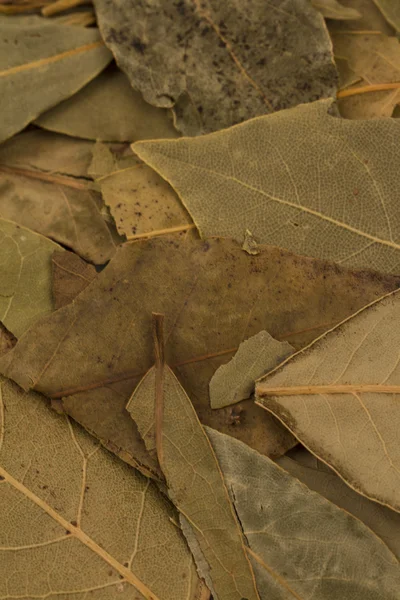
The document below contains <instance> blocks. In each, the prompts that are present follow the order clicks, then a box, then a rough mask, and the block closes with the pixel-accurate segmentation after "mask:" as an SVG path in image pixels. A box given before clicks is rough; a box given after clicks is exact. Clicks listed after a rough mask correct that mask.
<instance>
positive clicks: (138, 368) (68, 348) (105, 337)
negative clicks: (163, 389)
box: [0, 234, 399, 472]
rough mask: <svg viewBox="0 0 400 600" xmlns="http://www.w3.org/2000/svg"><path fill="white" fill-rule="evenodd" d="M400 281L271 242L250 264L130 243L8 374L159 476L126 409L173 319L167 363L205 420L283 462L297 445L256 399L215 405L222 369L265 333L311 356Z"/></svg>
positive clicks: (197, 246)
mask: <svg viewBox="0 0 400 600" xmlns="http://www.w3.org/2000/svg"><path fill="white" fill-rule="evenodd" d="M398 285H399V279H398V278H395V277H389V276H388V277H385V276H380V275H378V274H376V273H368V272H351V271H348V270H346V269H344V268H340V267H337V266H336V265H332V264H328V263H324V262H322V261H317V260H315V261H312V260H310V259H306V258H300V257H298V256H294V255H292V254H290V253H288V252H285V251H283V250H280V249H278V248H273V247H268V246H264V247H263V246H260V254H258V255H256V256H250V255H249V254H247V253H245V252H243V250H241V248H240V245H239V244H236V243H235V242H233V241H231V240H218V239H215V240H210V241H209V242H206V243H204V242H201V241H198V240H196V239H194V237H193V236H189V235H187V234H186V235H183V234H180V235H176V236H165V237H163V238H155V239H153V240H149V241H144V240H143V241H138V242H134V243H128V244H125V245H123V246H122V247H120V248H119V249H118V250H117V253H116V256H115V257H114V258H113V259H112V260H111V261H110V263H109V264H108V266H107V267H106V268H105V269H104V270H103V271H102V272H101V273H99V274H98V276H97V278H96V279H95V281H93V282H92V283H91V285H90V286H89V287H88V288H86V289H85V290H83V292H81V293H80V295H79V296H78V297H77V298H76V300H75V301H74V302H73V303H72V304H70V305H68V306H65V307H64V308H61V309H59V310H58V311H56V312H55V313H54V314H53V315H52V316H50V317H46V318H45V319H42V320H41V321H40V324H37V325H35V326H34V327H33V328H31V330H30V331H29V332H27V333H26V334H25V335H24V337H23V338H22V339H21V340H20V341H19V343H18V344H17V346H16V347H15V348H14V349H13V350H12V351H11V352H9V353H8V354H7V355H6V356H4V357H3V358H2V359H1V361H0V366H1V369H2V371H3V372H4V373H6V374H7V375H8V376H9V377H11V378H13V379H15V381H17V383H19V384H20V385H21V386H22V387H24V388H25V389H28V388H31V387H34V388H35V389H37V390H40V391H42V392H43V393H45V394H47V395H49V396H53V397H54V396H58V397H63V398H64V400H63V403H64V407H65V409H66V411H67V412H68V413H69V414H70V415H71V416H73V417H74V418H75V419H76V420H78V421H79V422H80V423H82V424H83V425H84V427H86V428H87V429H88V430H89V431H91V432H92V433H94V434H95V435H97V437H98V438H99V439H101V440H102V441H103V443H105V444H106V445H107V447H109V448H110V449H112V450H113V451H114V452H117V453H118V454H119V455H120V456H122V457H123V458H124V459H125V460H128V461H130V462H131V463H132V464H137V463H139V465H142V466H143V465H145V469H147V471H146V472H149V470H151V469H154V461H153V462H149V460H148V455H147V453H146V451H145V449H144V446H143V445H142V442H141V440H140V438H138V436H137V431H136V430H135V428H134V424H133V421H132V419H130V417H129V415H128V414H127V413H126V411H125V405H126V402H127V400H128V398H129V396H130V395H131V393H132V391H133V389H134V387H135V385H136V383H137V382H138V381H139V380H140V377H141V376H143V375H144V373H145V372H146V371H147V369H149V368H150V366H151V365H152V363H153V350H152V345H151V318H150V315H151V313H152V312H162V313H164V314H166V315H167V320H166V332H167V335H166V357H167V359H168V362H169V364H170V365H171V366H172V368H173V370H174V372H175V374H176V375H177V377H178V379H179V380H180V381H181V382H182V384H183V385H184V386H185V388H186V389H187V391H188V394H189V396H190V398H191V400H192V402H193V403H194V406H195V408H196V410H197V412H198V415H199V417H200V420H201V421H202V422H203V423H206V424H210V425H212V426H213V427H214V428H216V429H219V430H221V431H223V432H226V433H229V434H231V435H234V436H235V437H238V438H239V439H242V440H243V441H245V442H246V443H248V444H249V445H251V446H253V447H254V448H256V449H258V450H259V451H260V452H262V453H266V454H269V455H274V456H277V455H280V454H282V453H283V452H284V451H285V450H286V449H287V448H289V447H291V445H292V444H293V438H292V436H290V435H289V436H288V435H287V433H286V431H285V430H284V429H282V428H281V427H279V426H277V424H276V422H275V421H274V420H273V419H271V418H270V417H269V416H268V413H267V412H266V411H264V410H262V409H260V408H259V407H256V406H255V404H254V402H252V401H245V402H242V403H240V404H238V405H236V407H235V409H234V413H233V414H232V409H231V408H225V409H221V410H217V411H215V410H212V409H211V408H210V406H209V396H208V384H209V381H210V379H211V377H212V375H213V374H214V372H215V370H216V369H217V368H218V367H219V366H220V365H221V364H224V363H225V362H227V361H228V360H229V359H230V358H231V357H232V355H233V354H234V352H235V351H236V349H237V348H238V346H239V345H240V343H241V342H242V341H243V340H245V339H247V338H248V337H250V336H252V335H254V334H256V333H258V332H259V331H261V330H262V329H266V330H268V331H270V332H271V334H272V335H273V336H274V337H275V338H277V339H281V340H282V339H287V340H288V341H290V343H291V344H292V345H293V346H294V347H295V348H300V347H302V346H303V345H304V344H306V343H307V342H310V341H311V340H312V339H314V338H315V337H316V336H317V335H318V334H319V333H321V332H323V331H325V330H326V329H328V328H329V327H330V326H332V324H334V323H336V322H338V321H340V320H342V319H343V318H344V317H346V316H347V315H348V314H351V313H352V312H354V311H355V310H357V309H358V308H360V307H361V306H363V305H364V304H365V303H367V302H368V301H371V300H373V299H374V298H376V297H379V295H381V294H383V293H385V292H386V291H389V290H392V289H394V288H396V287H397V286H398ZM178 330H179V331H178ZM238 410H239V411H241V413H240V419H239V422H238V419H237V411H238Z"/></svg>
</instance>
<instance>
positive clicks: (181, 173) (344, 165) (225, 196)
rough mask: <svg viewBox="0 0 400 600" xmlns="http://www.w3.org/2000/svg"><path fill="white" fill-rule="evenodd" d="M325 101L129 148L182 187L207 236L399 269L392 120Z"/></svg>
mask: <svg viewBox="0 0 400 600" xmlns="http://www.w3.org/2000/svg"><path fill="white" fill-rule="evenodd" d="M332 102H333V101H332V100H320V101H319V102H314V103H312V104H306V105H302V106H298V107H296V108H292V109H289V110H283V111H280V112H277V113H275V114H272V115H267V116H264V117H258V118H256V119H252V120H250V121H247V122H246V123H242V124H241V125H237V126H235V127H232V128H230V129H227V130H224V131H220V132H217V133H214V134H210V135H206V136H201V137H199V138H194V139H190V138H183V139H180V140H165V141H164V140H162V141H143V142H136V144H134V145H133V146H132V148H133V150H134V152H136V153H137V154H138V155H139V157H140V158H141V159H142V160H144V161H145V162H146V163H148V164H149V165H150V166H151V167H153V168H154V169H155V170H156V171H157V172H158V173H159V174H160V175H161V176H162V177H164V179H166V180H167V181H168V182H169V183H170V184H171V185H172V186H173V187H174V188H175V190H176V191H177V193H178V195H179V196H180V198H181V199H182V201H183V203H184V205H185V206H186V208H187V209H188V211H189V213H190V214H191V216H192V217H193V220H194V222H195V224H196V225H197V227H198V228H199V230H200V233H201V234H202V235H203V236H206V237H208V236H228V237H234V238H235V239H237V240H238V241H242V240H243V236H244V233H245V231H246V230H247V229H248V230H250V231H251V233H252V234H253V236H254V237H255V239H256V240H257V241H258V242H260V243H268V244H273V245H276V246H282V247H283V248H288V249H289V250H291V251H293V252H296V253H298V254H304V255H307V256H313V257H317V258H323V259H326V260H333V261H335V262H337V263H339V264H341V265H345V266H349V267H352V268H369V269H376V270H377V271H383V272H385V273H400V227H399V224H400V206H399V203H398V201H397V196H396V194H394V193H393V189H394V188H395V187H396V185H397V183H396V182H397V173H398V168H400V144H399V143H398V140H399V139H400V123H399V122H398V121H397V120H396V119H392V120H390V119H387V120H370V121H348V120H346V119H340V118H336V117H333V116H331V115H330V114H329V110H330V108H331V107H332Z"/></svg>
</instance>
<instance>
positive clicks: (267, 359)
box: [210, 331, 294, 408]
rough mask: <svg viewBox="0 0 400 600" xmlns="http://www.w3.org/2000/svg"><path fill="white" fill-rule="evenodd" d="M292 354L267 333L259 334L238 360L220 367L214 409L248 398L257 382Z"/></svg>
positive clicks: (213, 387)
mask: <svg viewBox="0 0 400 600" xmlns="http://www.w3.org/2000/svg"><path fill="white" fill-rule="evenodd" d="M293 352H294V348H293V346H291V345H290V344H288V342H278V341H277V340H275V339H274V338H273V337H272V336H271V335H270V334H269V333H268V332H267V331H260V332H259V333H257V334H256V335H253V337H251V338H249V339H248V340H245V341H244V342H242V343H241V344H240V346H239V349H238V351H237V352H236V354H235V356H234V357H233V358H232V359H231V360H230V361H229V362H228V363H227V364H226V365H221V366H220V367H219V368H218V369H217V370H216V371H215V373H214V375H213V376H212V378H211V381H210V404H211V408H222V407H224V406H229V405H230V404H236V402H240V400H245V399H246V398H249V396H250V395H251V394H252V392H253V391H254V381H255V380H256V379H259V378H260V377H261V376H262V375H264V374H265V373H268V371H271V370H272V369H273V368H274V367H276V366H277V365H279V363H281V362H282V361H283V360H284V359H285V358H287V357H288V356H290V355H291V354H293Z"/></svg>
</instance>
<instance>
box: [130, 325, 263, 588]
mask: <svg viewBox="0 0 400 600" xmlns="http://www.w3.org/2000/svg"><path fill="white" fill-rule="evenodd" d="M156 317H158V319H157V320H156V321H155V329H156V331H155V337H156V340H155V343H156V365H155V367H153V368H152V369H150V371H148V373H147V374H146V375H145V376H144V378H143V379H142V380H141V382H140V383H139V385H138V386H137V388H136V390H135V391H134V393H133V395H132V396H131V398H130V400H129V402H128V404H127V407H126V408H127V410H128V412H129V414H130V415H131V417H132V419H133V420H134V421H135V423H136V424H137V426H138V430H139V433H140V434H141V436H142V437H143V439H144V442H145V444H146V448H147V449H148V451H149V452H150V453H152V454H154V451H155V450H157V458H158V461H159V464H160V467H161V469H162V472H163V474H164V476H165V480H166V486H167V488H168V495H169V497H170V498H171V500H172V502H173V503H174V504H175V507H176V508H177V510H178V513H179V514H180V515H181V516H182V517H183V518H184V520H185V527H184V528H183V531H184V533H185V530H187V529H189V530H190V531H191V533H190V538H188V542H189V546H190V540H191V538H192V536H193V537H194V539H195V542H196V552H195V554H194V556H195V559H196V555H197V553H200V555H201V561H200V564H199V561H196V562H197V568H198V570H199V573H200V575H201V576H202V577H204V579H205V581H206V582H207V585H208V587H209V588H210V590H211V592H212V594H213V597H214V598H215V600H225V599H226V600H243V598H246V599H247V600H259V595H258V592H257V588H256V584H255V579H254V573H253V570H252V568H251V565H250V561H249V558H248V556H247V552H246V549H245V545H244V538H243V535H242V531H241V528H240V524H239V522H238V520H237V517H236V514H235V511H234V509H233V508H232V505H231V502H230V500H229V496H228V491H227V489H226V487H225V483H224V480H223V477H222V473H221V471H220V469H219V466H218V462H217V459H216V457H215V454H214V452H213V449H212V446H211V444H210V442H209V441H208V438H207V435H206V433H205V431H204V429H203V427H202V425H201V423H200V421H199V420H198V417H197V415H196V411H195V410H194V407H193V405H192V403H191V402H190V399H189V398H188V396H187V395H186V392H185V390H184V389H183V388H182V386H181V385H180V383H179V381H178V380H177V378H176V377H175V375H174V374H173V372H172V371H171V369H170V368H169V367H168V365H166V364H165V363H164V357H163V355H164V337H163V331H162V327H163V325H162V323H163V319H164V317H163V315H156Z"/></svg>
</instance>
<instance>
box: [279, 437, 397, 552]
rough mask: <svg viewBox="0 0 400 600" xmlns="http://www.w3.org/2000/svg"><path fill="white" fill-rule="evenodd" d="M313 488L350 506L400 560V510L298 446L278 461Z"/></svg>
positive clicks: (339, 502)
mask: <svg viewBox="0 0 400 600" xmlns="http://www.w3.org/2000/svg"><path fill="white" fill-rule="evenodd" d="M276 462H277V463H278V465H279V466H281V467H282V468H283V469H285V470H286V471H288V472H289V473H290V474H291V475H293V477H297V479H300V481H301V482H302V483H305V485H307V486H308V487H309V488H310V489H311V490H314V491H315V492H318V493H319V494H322V496H324V497H325V498H327V499H328V500H330V501H331V502H333V503H334V504H336V505H337V506H339V507H340V508H343V509H344V510H347V512H349V513H350V514H352V515H354V516H355V517H357V518H358V519H360V520H361V521H362V522H363V523H365V525H367V527H369V528H370V529H372V531H373V532H374V533H376V535H377V536H379V537H380V538H381V539H382V540H383V541H384V542H385V544H386V546H387V547H388V548H389V549H390V550H391V551H392V552H393V554H395V555H396V556H397V558H398V559H399V560H400V514H399V513H397V512H394V511H393V510H390V509H389V508H386V506H382V505H380V504H377V503H376V502H372V501H371V500H368V498H365V497H364V496H361V495H360V494H357V493H356V492H355V491H354V490H352V489H351V488H350V487H349V486H348V485H346V484H345V483H344V481H343V480H342V479H340V477H338V476H337V475H336V474H335V473H334V472H333V471H332V469H330V468H329V467H328V466H327V465H326V464H325V463H323V462H321V461H320V460H318V459H317V458H316V457H315V456H313V455H312V454H310V453H309V452H307V450H306V449H305V448H301V449H300V450H298V446H296V448H293V450H290V452H289V453H288V454H287V455H285V456H281V457H280V458H278V459H277V461H276Z"/></svg>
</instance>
